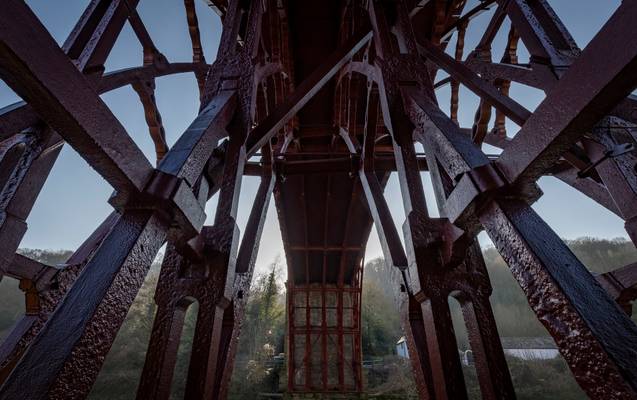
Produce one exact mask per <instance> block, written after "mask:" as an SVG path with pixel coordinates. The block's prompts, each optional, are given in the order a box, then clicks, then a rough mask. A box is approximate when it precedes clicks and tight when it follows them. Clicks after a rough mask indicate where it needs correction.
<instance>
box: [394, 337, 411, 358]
mask: <svg viewBox="0 0 637 400" xmlns="http://www.w3.org/2000/svg"><path fill="white" fill-rule="evenodd" d="M396 355H397V356H398V357H403V358H409V352H408V351H407V341H406V340H405V337H404V336H403V337H401V338H400V339H398V342H396Z"/></svg>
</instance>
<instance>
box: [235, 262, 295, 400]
mask: <svg viewBox="0 0 637 400" xmlns="http://www.w3.org/2000/svg"><path fill="white" fill-rule="evenodd" d="M281 270H282V265H281V260H280V258H279V257H277V258H276V259H275V260H274V262H273V263H272V264H270V267H269V269H268V272H267V273H265V274H262V275H258V276H256V277H255V279H254V282H253V284H252V288H251V290H250V296H249V297H248V302H247V305H246V314H245V318H244V321H243V325H242V327H241V334H240V336H239V343H240V346H239V349H238V354H237V359H236V362H235V368H234V373H233V376H232V381H231V384H230V393H229V395H228V397H229V399H231V400H243V399H245V400H248V399H255V398H257V397H258V394H259V393H261V392H270V393H275V392H278V391H279V384H280V377H281V375H282V374H283V373H284V371H285V366H284V365H282V364H277V363H274V356H276V355H278V354H279V353H283V352H284V343H285V341H284V337H285V292H284V290H283V289H284V287H283V285H282V284H281V283H280V280H281Z"/></svg>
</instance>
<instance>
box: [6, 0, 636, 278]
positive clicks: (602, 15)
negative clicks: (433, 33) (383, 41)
mask: <svg viewBox="0 0 637 400" xmlns="http://www.w3.org/2000/svg"><path fill="white" fill-rule="evenodd" d="M27 3H28V4H29V6H30V7H31V8H32V10H33V11H34V12H35V13H36V14H37V15H38V17H39V18H40V19H41V20H42V21H43V23H44V24H45V26H46V27H47V29H49V31H50V33H51V34H52V36H53V37H54V38H55V39H56V41H57V42H58V43H60V44H61V43H63V42H64V40H65V39H66V37H67V35H68V33H69V32H70V31H71V29H72V27H73V26H74V24H75V22H76V21H77V19H78V18H79V16H80V15H81V13H82V11H83V10H84V8H85V7H86V5H87V4H88V0H65V1H53V0H27ZM475 3H477V0H470V1H469V5H468V6H467V9H469V8H470V7H471V6H472V5H473V4H475ZM550 3H551V5H552V6H553V7H554V9H555V11H556V13H557V14H558V16H560V17H561V18H562V21H563V22H564V24H565V26H566V27H567V28H568V29H569V30H570V32H571V34H572V35H573V37H574V38H575V41H576V42H577V43H578V45H579V46H580V47H581V48H584V47H585V46H586V44H587V43H588V42H589V41H590V39H591V38H592V37H593V36H594V34H595V33H596V32H597V31H598V30H599V29H600V27H601V26H602V25H603V24H604V22H606V20H607V19H608V18H609V17H610V15H611V14H612V13H613V12H614V11H615V10H616V8H617V7H618V6H619V4H620V0H608V1H597V0H581V1H577V2H573V1H572V0H550ZM575 3H577V7H574V4H575ZM195 4H196V6H197V12H198V17H199V23H200V28H201V36H202V41H203V46H204V51H205V55H206V60H207V61H208V62H212V61H213V60H214V58H215V54H216V51H217V45H218V41H219V37H220V33H221V22H220V20H219V18H218V17H217V16H216V14H214V13H213V12H212V11H211V10H209V9H208V8H207V7H206V5H205V4H204V2H203V1H201V0H198V1H196V2H195ZM138 11H139V14H140V16H141V18H142V20H143V21H144V23H145V24H146V26H147V28H148V30H149V31H150V33H151V37H152V38H153V39H154V41H155V44H156V45H157V47H158V48H159V49H160V51H161V52H162V53H163V54H164V55H166V56H167V58H168V59H169V61H171V62H176V61H190V60H191V58H192V50H191V47H190V39H189V36H188V27H187V23H186V15H185V11H184V7H183V2H182V1H180V0H142V1H141V2H140V6H139V7H138ZM492 12H493V11H490V12H488V13H485V14H483V15H481V16H479V17H478V18H477V19H476V21H475V23H473V24H472V25H470V26H471V28H470V30H469V31H468V32H467V44H466V47H465V48H466V49H468V50H470V49H472V48H473V45H474V44H475V42H476V41H477V39H476V38H475V37H472V33H476V34H477V35H480V34H481V32H480V28H482V29H483V28H484V26H485V25H486V23H487V22H488V21H489V18H490V15H491V14H492ZM474 29H475V30H474ZM507 32H508V28H506V26H505V27H504V28H503V30H502V31H501V34H500V35H498V38H497V39H496V41H495V45H494V58H499V57H500V56H501V48H502V46H503V39H504V35H506V33H507ZM473 36H475V35H473ZM454 43H455V42H452V43H451V45H450V46H449V49H453V47H454V46H455V44H454ZM521 47H523V46H521ZM498 49H500V50H498ZM520 55H521V61H524V60H525V58H526V59H528V55H526V54H525V50H524V49H523V48H522V49H521V51H520ZM141 62H142V50H141V46H140V45H139V44H138V42H137V40H136V38H135V36H134V34H133V32H132V29H131V28H130V26H129V25H127V26H126V27H125V29H124V31H123V33H122V35H121V37H120V38H119V40H118V42H117V43H116V45H115V48H114V50H113V51H112V53H111V55H110V57H109V60H108V62H107V64H106V70H107V71H113V70H117V69H121V68H126V67H132V66H138V65H140V64H141ZM446 90H447V91H448V88H447V89H446ZM461 96H462V98H461V103H460V107H461V108H460V121H461V125H463V126H470V123H471V121H472V120H473V113H474V111H475V107H476V105H477V98H476V97H475V96H473V95H472V94H470V93H469V92H468V91H467V90H465V89H463V90H462V92H461ZM511 96H512V97H514V98H515V99H516V100H517V101H519V102H520V103H521V104H523V105H524V106H526V107H527V108H529V109H534V108H535V107H536V106H537V104H539V102H540V101H541V100H542V98H543V94H542V93H540V92H539V91H537V90H535V89H530V88H526V87H523V86H522V85H513V87H512V90H511ZM156 98H157V102H158V107H159V110H160V112H161V114H162V118H163V122H164V126H165V128H166V136H167V140H168V142H169V145H170V144H173V143H174V142H175V140H176V139H177V138H178V137H179V135H181V133H182V132H183V131H184V130H185V128H186V127H187V126H188V125H189V124H190V122H191V121H192V120H193V119H194V118H195V116H196V113H197V110H198V107H199V101H198V90H197V87H196V82H195V79H194V76H193V75H192V74H181V75H174V76H170V77H165V78H159V79H157V92H156ZM102 99H103V100H104V101H105V102H106V104H107V105H108V106H109V107H110V108H111V110H112V111H113V113H114V114H115V116H116V117H117V118H118V119H119V120H120V121H121V122H122V124H123V125H124V127H125V128H126V129H127V131H128V132H129V134H130V135H131V137H132V138H133V139H134V140H135V141H136V143H137V144H138V145H139V147H140V148H141V149H142V151H143V152H144V153H145V154H146V156H147V157H148V158H149V159H150V160H154V148H153V145H152V141H151V140H150V137H149V135H148V129H147V126H146V123H145V120H144V114H143V110H142V107H141V104H140V102H139V101H138V99H137V96H136V94H135V93H134V91H133V90H132V89H131V88H130V87H126V88H122V89H118V90H115V91H112V92H110V93H107V94H104V95H102ZM446 99H448V93H444V92H443V93H441V95H440V102H441V105H442V108H443V110H444V111H445V112H448V100H446ZM17 100H19V97H18V96H16V95H15V94H14V93H13V92H12V91H11V90H10V89H9V88H7V86H6V85H5V84H4V83H3V82H2V81H0V108H1V107H4V106H6V105H9V104H11V103H13V102H15V101H17ZM512 128H513V132H515V128H514V126H513V125H511V127H510V128H509V131H511V130H512ZM487 151H490V150H487ZM423 179H424V182H425V189H426V191H427V200H428V201H429V205H430V208H431V209H432V214H433V215H437V213H436V212H435V210H434V208H435V201H434V199H433V194H432V193H431V187H430V184H429V183H428V181H429V178H428V176H426V174H425V176H424V178H423ZM244 182H245V183H244V185H243V189H242V193H241V200H240V211H239V218H238V224H239V226H240V228H243V227H244V226H245V223H246V219H247V216H248V214H249V212H250V202H251V200H252V198H253V197H254V195H255V193H256V188H257V185H258V179H257V178H252V177H248V178H246V179H245V181H244ZM540 186H541V188H542V190H543V191H544V196H543V197H542V198H541V199H540V200H539V201H538V202H537V203H536V204H535V205H534V206H533V208H534V209H535V210H536V211H537V212H538V213H539V214H540V215H541V216H542V217H543V218H545V219H546V221H547V222H548V223H549V224H550V225H551V226H552V227H553V229H554V230H555V231H556V232H557V233H558V234H559V235H560V236H561V237H564V238H568V239H574V238H577V237H582V236H594V237H601V238H616V237H626V236H627V235H626V232H625V231H624V229H623V221H621V219H619V218H618V217H616V216H615V215H613V214H612V213H610V212H609V211H607V210H605V209H604V208H602V207H601V206H599V205H597V204H596V203H594V202H593V201H592V200H590V199H588V198H587V197H586V196H584V195H582V194H580V193H578V192H577V191H575V190H573V189H571V188H570V187H568V186H566V185H565V184H563V183H561V182H559V181H557V180H556V179H554V178H542V179H541V180H540ZM111 191H112V190H111V188H110V186H109V185H108V184H107V183H106V182H105V181H104V180H103V179H102V178H101V177H100V176H99V175H98V174H97V173H96V172H95V171H94V170H93V169H91V168H90V167H89V166H88V164H87V163H86V162H85V161H84V160H83V159H81V158H80V157H79V156H78V154H77V153H76V152H75V151H74V150H73V149H72V148H71V147H70V146H65V147H64V149H63V150H62V153H61V155H60V157H59V159H58V161H57V164H56V165H55V167H54V169H53V171H52V173H51V175H50V176H49V179H48V180H47V183H46V184H45V186H44V188H43V190H42V193H41V194H40V197H39V198H38V200H37V202H36V204H35V207H34V209H33V211H32V213H31V215H30V217H29V219H28V221H27V222H28V224H29V230H28V232H27V233H26V235H25V237H24V240H23V241H22V243H21V247H25V248H41V249H74V248H76V247H77V246H79V245H80V244H81V243H82V241H83V240H84V239H85V238H86V237H88V235H89V234H90V233H91V232H92V231H93V229H95V227H96V226H97V225H98V224H99V223H100V222H101V221H102V220H103V219H104V218H105V217H106V216H107V215H108V214H109V213H110V211H111V207H110V206H109V205H108V203H107V202H106V200H107V199H108V197H109V196H110V194H111ZM385 195H386V197H387V201H388V203H389V205H390V208H391V211H392V214H393V216H394V219H395V221H396V222H397V224H398V226H399V228H400V226H401V225H402V222H403V220H404V212H403V210H402V200H401V197H400V192H399V188H398V183H397V180H396V178H395V176H393V177H392V178H391V179H390V182H389V184H388V186H387V189H386V193H385ZM214 207H215V204H214V199H213V200H212V201H211V202H210V203H209V204H208V206H207V208H206V211H207V214H208V215H209V219H208V221H207V222H208V223H211V222H212V217H211V216H213V215H214ZM399 230H400V229H399ZM485 237H486V235H484V234H482V235H481V238H482V239H483V240H482V242H483V244H488V239H485ZM277 254H283V246H282V242H281V234H280V230H279V225H278V221H277V215H276V211H275V209H274V199H272V201H271V203H270V208H269V210H268V215H267V222H266V226H265V229H264V232H263V240H262V244H261V248H260V251H259V257H258V260H257V268H259V269H261V268H264V267H265V266H266V265H267V264H269V263H270V262H271V261H272V260H274V258H275V257H276V255H277ZM381 255H382V253H381V249H380V245H379V242H378V238H377V236H376V233H375V230H372V235H371V237H370V241H369V243H368V249H367V254H366V259H371V258H374V257H377V256H381Z"/></svg>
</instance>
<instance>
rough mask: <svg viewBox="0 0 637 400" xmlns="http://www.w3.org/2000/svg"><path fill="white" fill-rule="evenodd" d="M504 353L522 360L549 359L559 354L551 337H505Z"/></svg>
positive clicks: (503, 343)
mask: <svg viewBox="0 0 637 400" xmlns="http://www.w3.org/2000/svg"><path fill="white" fill-rule="evenodd" d="M501 341H502V348H503V349H504V354H507V355H509V356H512V357H516V358H520V359H522V360H549V359H552V358H555V357H557V356H558V355H559V351H558V350H557V346H556V345H555V342H554V341H553V339H551V338H550V337H503V338H502V339H501Z"/></svg>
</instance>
